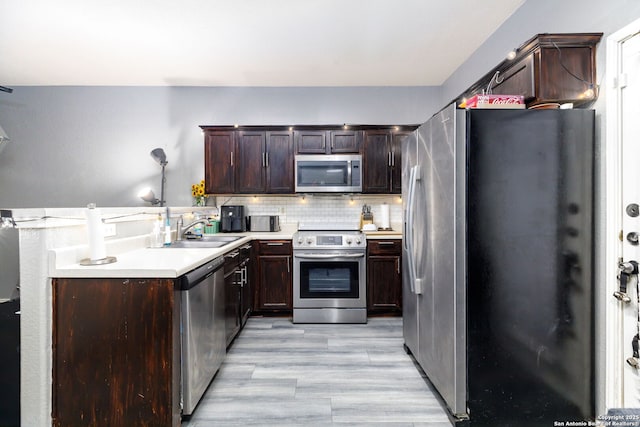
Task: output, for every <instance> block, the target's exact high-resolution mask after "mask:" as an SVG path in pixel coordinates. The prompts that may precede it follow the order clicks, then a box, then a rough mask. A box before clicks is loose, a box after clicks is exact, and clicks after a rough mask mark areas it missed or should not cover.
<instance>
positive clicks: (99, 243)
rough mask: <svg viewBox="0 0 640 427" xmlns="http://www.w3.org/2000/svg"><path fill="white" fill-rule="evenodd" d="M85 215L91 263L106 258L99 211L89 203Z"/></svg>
mask: <svg viewBox="0 0 640 427" xmlns="http://www.w3.org/2000/svg"><path fill="white" fill-rule="evenodd" d="M85 215H86V217H87V233H88V235H89V258H90V259H91V260H92V261H95V260H98V259H103V258H106V257H107V255H106V249H105V245H104V226H103V225H102V216H101V213H100V209H96V205H95V204H93V203H90V204H89V205H88V206H87V210H86V211H85Z"/></svg>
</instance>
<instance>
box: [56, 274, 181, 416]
mask: <svg viewBox="0 0 640 427" xmlns="http://www.w3.org/2000/svg"><path fill="white" fill-rule="evenodd" d="M176 305H179V304H178V303H177V302H176V301H174V281H173V280H172V279H54V280H53V390H52V392H53V393H52V394H53V396H52V398H53V402H52V406H53V411H52V418H53V425H54V426H127V427H128V426H172V425H173V426H179V425H180V387H179V385H180V365H179V363H180V353H179V348H180V346H179V318H178V317H179V316H178V313H179V312H178V311H174V310H175V309H176ZM176 351H177V353H176Z"/></svg>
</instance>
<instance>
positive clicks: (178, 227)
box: [176, 217, 209, 241]
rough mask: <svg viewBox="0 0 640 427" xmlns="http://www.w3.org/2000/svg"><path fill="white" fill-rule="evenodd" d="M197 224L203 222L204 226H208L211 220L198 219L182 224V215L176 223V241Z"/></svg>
mask: <svg viewBox="0 0 640 427" xmlns="http://www.w3.org/2000/svg"><path fill="white" fill-rule="evenodd" d="M196 224H202V225H203V226H206V225H207V224H209V221H207V220H206V219H196V220H195V221H193V222H190V223H189V224H187V225H185V226H182V217H180V218H178V223H177V225H176V241H178V240H182V238H183V237H184V235H185V234H186V232H187V231H189V229H191V227H193V226H194V225H196Z"/></svg>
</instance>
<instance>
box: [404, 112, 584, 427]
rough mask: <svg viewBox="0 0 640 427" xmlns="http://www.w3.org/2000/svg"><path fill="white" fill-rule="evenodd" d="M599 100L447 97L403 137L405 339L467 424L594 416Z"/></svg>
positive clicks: (511, 423) (445, 399) (456, 417)
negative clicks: (459, 100)
mask: <svg viewBox="0 0 640 427" xmlns="http://www.w3.org/2000/svg"><path fill="white" fill-rule="evenodd" d="M593 153H594V111H593V110H584V109H580V110H579V109H574V110H560V109H555V110H517V109H513V110H507V109H505V110H491V109H485V110H482V109H476V110H460V109H457V108H456V106H455V105H450V106H449V107H447V108H445V109H443V110H442V111H440V112H439V113H438V114H436V115H434V116H433V117H432V118H431V119H430V120H429V121H427V122H426V123H425V124H423V125H422V126H420V127H419V128H418V130H417V131H416V132H415V133H414V134H413V135H412V137H411V138H409V139H407V140H406V141H405V142H404V145H403V147H402V159H403V176H402V178H403V181H402V185H403V189H402V200H403V221H404V230H403V233H404V236H403V320H404V322H403V324H404V340H405V347H406V349H407V350H408V351H409V352H410V353H411V354H412V355H413V357H414V358H415V360H416V361H417V362H418V364H419V365H420V367H421V368H422V370H423V371H424V373H425V374H426V377H427V378H428V379H429V381H430V382H431V384H432V385H433V386H434V388H435V389H436V390H437V392H438V394H439V395H440V397H441V398H442V401H443V402H444V404H445V405H446V407H447V409H448V410H449V413H450V416H451V419H452V420H453V421H454V422H455V423H460V425H471V426H491V427H499V426H523V427H526V426H536V427H538V426H544V425H553V422H554V421H562V422H566V421H589V420H594V417H595V413H594V412H595V409H594V316H593V314H594V308H593V307H594V304H593V283H594V278H593V269H592V264H593V161H594V155H593Z"/></svg>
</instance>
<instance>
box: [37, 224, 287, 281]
mask: <svg viewBox="0 0 640 427" xmlns="http://www.w3.org/2000/svg"><path fill="white" fill-rule="evenodd" d="M224 235H225V236H242V238H241V239H238V240H236V241H233V242H231V243H229V244H228V245H225V246H224V247H223V248H172V247H166V248H165V247H163V248H148V247H143V246H140V242H141V241H143V242H146V240H145V239H146V237H145V236H141V237H140V238H137V240H136V239H128V242H124V243H121V244H120V249H119V250H118V249H116V248H117V246H116V245H111V247H112V248H113V251H111V252H110V247H109V246H108V247H107V255H108V256H115V257H116V258H117V261H116V262H114V263H111V264H104V265H91V266H83V265H80V262H79V261H80V259H82V256H81V255H80V254H81V253H83V254H85V257H86V250H87V247H86V246H82V247H69V248H60V249H52V250H50V251H49V254H50V256H49V276H50V277H76V278H82V277H84V278H90V277H104V278H106V277H112V278H152V277H154V278H176V277H179V276H181V275H183V274H185V273H187V272H189V271H191V270H193V269H194V268H197V267H199V266H200V265H202V264H204V263H206V262H207V261H210V260H212V259H215V258H217V257H219V256H221V255H224V254H225V253H227V252H229V251H232V250H233V249H236V248H238V247H240V246H243V245H245V244H246V243H248V242H251V241H252V240H259V239H265V240H278V239H291V238H292V237H293V231H291V230H283V231H281V232H257V233H256V232H253V233H224ZM136 245H138V246H137V247H135V246H136ZM114 251H115V252H114Z"/></svg>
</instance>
